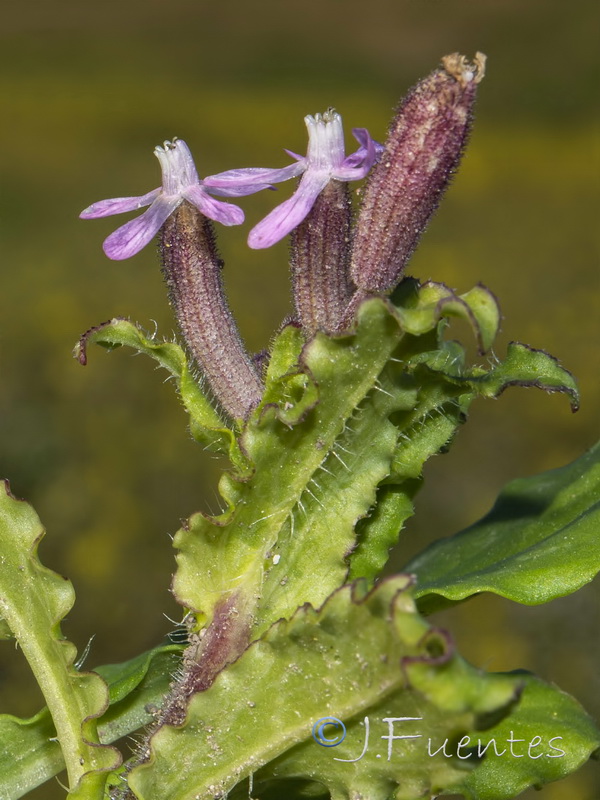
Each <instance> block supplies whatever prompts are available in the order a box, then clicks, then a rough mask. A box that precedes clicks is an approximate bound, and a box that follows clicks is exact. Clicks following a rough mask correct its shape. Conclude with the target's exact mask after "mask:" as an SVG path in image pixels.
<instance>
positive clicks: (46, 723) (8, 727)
mask: <svg viewBox="0 0 600 800" xmlns="http://www.w3.org/2000/svg"><path fill="white" fill-rule="evenodd" d="M181 650H182V647H181V646H180V645H163V646H161V647H157V648H154V649H153V650H150V651H149V652H147V653H143V654H141V655H140V656H137V657H136V658H133V659H131V660H130V661H127V662H125V663H123V664H109V665H106V666H102V667H98V668H97V669H96V672H97V673H98V674H100V675H102V677H103V678H104V679H105V680H106V682H107V684H108V688H109V693H110V703H111V705H110V706H109V708H108V709H107V710H106V711H105V712H104V714H103V715H102V717H100V718H99V720H98V736H99V739H100V741H101V742H102V743H103V744H108V743H110V742H114V741H116V740H117V739H120V738H121V737H122V736H125V735H126V734H128V733H131V732H133V731H135V730H138V729H139V728H141V727H142V726H143V725H147V724H149V723H150V722H152V720H153V716H152V713H151V711H150V710H149V709H151V708H152V707H153V706H154V707H158V706H159V705H160V703H161V701H162V698H163V697H164V695H165V694H166V692H167V691H168V689H169V684H170V682H171V680H172V675H173V672H174V671H175V670H176V668H177V667H178V666H179V662H180V659H179V658H178V654H179V653H180V652H181ZM64 768H65V761H64V758H63V755H62V752H61V749H60V745H59V743H58V740H57V738H56V729H55V727H54V725H53V723H52V717H51V716H50V712H49V711H48V709H47V708H44V709H42V711H40V712H39V713H38V714H36V715H35V716H34V717H32V718H31V719H25V720H24V719H18V718H17V717H14V716H11V715H9V714H3V715H0V797H1V798H2V799H3V800H17V798H19V797H23V795H25V794H27V792H29V791H31V790H32V789H35V788H36V786H39V785H41V784H42V783H45V782H46V781H47V780H50V778H52V777H53V776H54V775H58V773H59V772H61V771H62V770H63V769H64Z"/></svg>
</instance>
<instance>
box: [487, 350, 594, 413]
mask: <svg viewBox="0 0 600 800" xmlns="http://www.w3.org/2000/svg"><path fill="white" fill-rule="evenodd" d="M509 386H525V387H528V386H535V387H537V388H539V389H543V390H544V391H546V392H563V393H565V394H567V395H568V396H569V399H570V402H571V409H572V410H573V411H577V409H578V408H579V392H578V389H577V384H576V382H575V379H574V378H573V376H572V375H571V373H570V372H568V370H566V369H565V368H564V367H561V365H560V364H559V363H558V361H557V359H556V358H554V356H551V355H549V354H548V353H546V352H545V351H544V350H535V349H534V348H533V347H529V346H528V345H526V344H521V343H520V342H511V343H510V344H509V345H508V353H507V356H506V359H505V360H504V361H503V362H502V363H500V364H498V366H497V367H496V368H495V369H493V370H492V371H491V372H490V373H489V374H488V375H487V376H485V378H483V379H481V381H480V393H481V394H482V395H483V396H484V397H498V395H499V394H501V393H502V392H503V391H504V390H505V389H506V388H507V387H509Z"/></svg>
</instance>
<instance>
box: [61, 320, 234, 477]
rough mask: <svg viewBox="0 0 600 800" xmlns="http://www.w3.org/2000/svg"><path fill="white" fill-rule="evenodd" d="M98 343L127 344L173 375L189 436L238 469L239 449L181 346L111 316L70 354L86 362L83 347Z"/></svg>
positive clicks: (92, 330)
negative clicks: (226, 458) (189, 431)
mask: <svg viewBox="0 0 600 800" xmlns="http://www.w3.org/2000/svg"><path fill="white" fill-rule="evenodd" d="M90 344H99V345H102V346H103V347H106V348H108V349H110V350H113V349H115V348H117V347H122V346H127V347H131V348H133V349H134V350H137V352H138V353H145V354H146V355H148V356H150V357H151V358H153V359H154V360H155V361H157V362H158V363H159V364H160V366H161V367H164V368H165V369H166V370H167V371H168V372H170V373H171V375H173V377H174V378H175V382H176V385H177V389H178V391H179V395H180V397H181V401H182V403H183V405H184V408H185V410H186V411H187V413H188V414H189V418H190V430H191V432H192V436H194V438H195V439H197V440H198V441H199V442H202V443H203V444H204V445H205V446H206V448H207V449H208V450H213V451H216V452H221V453H225V454H226V455H229V458H230V459H231V461H232V463H233V464H235V466H236V467H237V469H238V470H239V471H240V472H244V471H245V470H246V469H247V463H246V460H245V458H244V456H243V454H242V453H241V452H240V450H239V448H238V445H237V441H236V438H235V436H234V434H233V432H232V431H231V430H230V429H229V428H228V427H227V426H226V424H225V423H224V422H223V420H222V419H221V417H220V416H219V414H218V413H217V411H216V410H215V409H214V408H213V406H212V405H211V403H210V400H209V399H208V398H207V397H206V395H205V394H204V393H203V391H202V389H201V386H200V383H199V381H198V380H197V379H196V378H195V377H194V375H193V374H192V371H191V369H190V366H189V364H188V361H187V358H186V355H185V353H184V351H183V349H182V348H181V347H180V346H179V345H178V344H175V343H174V342H156V341H154V338H153V337H149V336H147V335H146V334H145V333H144V331H143V330H142V329H141V328H140V327H139V326H137V325H134V324H133V323H132V322H130V321H129V320H126V319H119V318H116V319H112V320H110V321H109V322H105V323H103V324H102V325H98V326H97V327H95V328H91V329H90V330H89V331H87V332H86V333H84V334H83V336H82V337H81V339H80V340H79V342H78V343H77V345H76V347H75V350H74V351H73V355H74V356H75V358H77V360H78V361H79V363H80V364H82V365H85V364H87V348H88V345H90Z"/></svg>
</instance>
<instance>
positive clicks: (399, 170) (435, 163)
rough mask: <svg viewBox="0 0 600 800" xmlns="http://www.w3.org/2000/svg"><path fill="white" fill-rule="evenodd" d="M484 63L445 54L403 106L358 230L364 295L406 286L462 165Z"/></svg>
mask: <svg viewBox="0 0 600 800" xmlns="http://www.w3.org/2000/svg"><path fill="white" fill-rule="evenodd" d="M485 60H486V57H485V56H484V55H483V53H476V55H475V58H474V60H473V63H472V64H470V63H468V62H467V59H466V58H465V56H462V55H460V54H459V53H453V54H452V55H449V56H446V57H445V58H443V59H442V67H441V68H440V69H437V70H436V71H435V72H432V73H431V75H429V76H428V77H427V78H425V79H424V80H422V81H420V82H419V83H418V84H417V85H416V86H415V87H414V88H413V89H412V90H411V91H410V92H409V94H408V95H407V96H406V98H405V99H404V100H403V101H402V103H401V104H400V106H399V108H398V111H397V113H396V117H395V119H394V120H393V122H392V125H391V128H390V132H389V135H388V139H387V142H386V144H385V151H384V153H383V155H382V156H381V158H380V160H379V163H378V164H377V166H376V167H375V168H374V170H373V172H372V173H371V177H370V178H369V181H368V183H367V186H366V187H365V190H364V196H363V201H362V205H361V209H360V213H359V216H358V220H357V224H356V232H355V237H354V244H353V250H352V266H351V274H352V279H353V280H354V282H355V283H356V285H357V286H358V288H359V290H363V291H364V292H367V293H375V294H383V293H387V292H389V291H391V290H392V289H393V288H394V287H395V286H396V284H397V283H398V282H399V280H400V277H401V275H402V271H403V269H404V266H405V264H406V262H407V261H408V259H409V258H410V256H411V254H412V252H413V250H414V249H415V247H416V245H417V242H418V241H419V237H420V236H421V234H422V233H423V231H424V230H425V227H426V225H427V223H428V222H429V219H430V217H431V215H432V214H433V212H434V211H435V209H436V208H437V205H438V203H439V201H440V198H441V196H442V194H443V192H444V190H445V189H446V187H447V185H448V182H449V181H450V178H451V177H452V175H453V173H454V172H455V171H456V168H457V167H458V164H459V162H460V158H461V155H462V153H463V150H464V148H465V145H466V142H467V138H468V135H469V129H470V126H471V118H472V109H473V105H474V102H475V96H476V93H477V85H478V84H479V82H480V81H481V79H482V78H483V76H484V71H485Z"/></svg>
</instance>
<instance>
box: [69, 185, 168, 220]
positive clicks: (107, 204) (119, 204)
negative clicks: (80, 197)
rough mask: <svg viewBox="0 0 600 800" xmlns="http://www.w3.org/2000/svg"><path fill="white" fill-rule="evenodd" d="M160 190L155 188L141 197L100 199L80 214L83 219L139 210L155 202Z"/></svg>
mask: <svg viewBox="0 0 600 800" xmlns="http://www.w3.org/2000/svg"><path fill="white" fill-rule="evenodd" d="M160 192H161V190H160V189H153V190H152V191H151V192H148V194H143V195H141V196H140V197H114V198H113V199H112V200H99V201H98V202H97V203H92V205H91V206H88V208H86V209H84V211H82V212H81V214H80V215H79V216H80V217H81V219H96V218H97V217H110V216H112V215H113V214H124V213H125V212H126V211H137V209H138V208H143V207H144V206H149V205H150V203H152V202H154V200H156V198H157V197H158V195H159V194H160Z"/></svg>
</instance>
